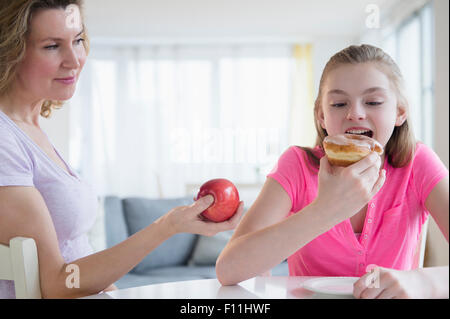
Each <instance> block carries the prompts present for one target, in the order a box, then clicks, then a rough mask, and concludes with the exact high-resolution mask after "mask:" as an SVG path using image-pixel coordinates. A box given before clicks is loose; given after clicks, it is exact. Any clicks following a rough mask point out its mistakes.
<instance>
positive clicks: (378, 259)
mask: <svg viewBox="0 0 450 319" xmlns="http://www.w3.org/2000/svg"><path fill="white" fill-rule="evenodd" d="M314 152H315V154H316V155H317V156H319V157H322V156H323V155H324V153H323V151H322V150H321V149H320V148H319V147H316V148H315V149H314ZM383 168H384V169H385V170H386V181H385V183H384V185H383V187H382V188H381V190H380V191H379V192H378V193H377V194H376V195H375V196H374V197H373V198H372V199H371V200H370V201H369V203H368V206H367V214H366V219H365V222H364V227H363V230H362V233H361V235H360V236H359V239H357V237H356V236H355V233H354V232H353V228H352V225H351V223H350V219H347V220H345V221H343V222H342V223H340V224H337V225H335V226H334V227H333V228H332V229H330V230H329V231H327V232H326V233H324V234H322V235H320V236H318V237H316V238H315V239H313V240H312V241H310V242H309V243H308V244H306V245H305V246H303V247H302V248H300V249H299V250H297V251H296V252H295V253H294V254H293V255H291V256H290V257H289V258H288V264H289V274H290V275H291V276H355V277H360V276H362V275H364V274H365V273H366V267H367V266H369V265H371V264H375V265H378V266H381V267H386V268H393V269H398V270H410V269H413V268H415V267H417V265H415V258H414V257H415V252H416V247H417V244H418V241H419V237H420V233H421V229H422V225H423V223H424V222H425V221H426V219H427V217H428V215H429V213H428V211H427V210H426V208H425V201H426V198H427V196H428V194H429V193H430V192H431V190H432V189H433V187H434V186H435V185H436V184H437V183H438V182H439V181H440V180H441V179H442V178H444V177H445V176H446V175H448V169H447V168H446V167H445V166H444V164H443V163H442V162H441V160H440V159H439V157H438V156H437V155H436V154H435V153H434V152H433V150H431V149H430V148H429V147H427V146H426V145H424V144H422V143H417V147H416V152H415V155H414V158H413V160H412V161H411V162H410V163H409V165H407V166H405V167H402V168H394V167H392V166H391V165H390V164H389V163H388V161H385V163H384V167H383ZM317 173H318V170H317V169H314V168H312V167H311V165H309V160H308V159H307V155H306V153H305V152H304V151H303V150H302V149H301V148H299V147H297V146H292V147H290V148H289V149H288V150H287V151H285V152H284V154H283V155H282V156H281V157H280V159H279V160H278V163H277V164H276V165H275V167H274V168H273V170H272V172H271V173H270V174H269V175H268V177H271V178H273V179H275V180H276V181H277V182H278V183H279V184H280V185H281V186H282V187H283V188H284V190H285V191H286V192H287V194H288V195H289V197H290V198H291V201H292V208H291V212H290V213H289V215H288V216H290V215H292V214H295V213H297V212H299V211H300V210H302V209H303V207H305V206H307V205H309V204H310V203H311V202H312V201H313V200H314V199H315V198H316V196H317V187H318V175H317ZM330 205H332V203H330Z"/></svg>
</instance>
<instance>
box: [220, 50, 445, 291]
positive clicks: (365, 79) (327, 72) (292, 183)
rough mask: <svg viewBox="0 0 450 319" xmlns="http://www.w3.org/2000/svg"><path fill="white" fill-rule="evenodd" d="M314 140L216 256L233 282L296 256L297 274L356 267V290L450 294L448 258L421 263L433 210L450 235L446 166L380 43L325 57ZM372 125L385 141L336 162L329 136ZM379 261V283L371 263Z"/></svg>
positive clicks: (369, 130)
mask: <svg viewBox="0 0 450 319" xmlns="http://www.w3.org/2000/svg"><path fill="white" fill-rule="evenodd" d="M314 117H315V124H316V129H317V133H318V137H317V140H316V146H315V147H314V148H313V149H309V148H300V147H296V146H293V147H290V148H289V149H288V150H287V151H286V152H285V153H284V154H283V155H282V156H281V157H280V159H279V161H278V163H277V165H276V166H275V167H274V169H273V170H272V172H271V173H270V174H269V175H268V178H267V180H266V183H265V184H264V186H263V188H262V190H261V192H260V194H259V196H258V198H257V199H256V201H255V203H254V204H253V205H252V207H251V208H250V209H249V211H248V213H247V214H246V215H245V217H244V218H243V220H242V222H241V223H240V225H239V226H238V228H237V229H236V231H235V233H234V235H233V237H232V238H231V240H230V241H229V243H228V244H227V246H226V247H225V249H224V250H223V251H222V253H221V255H220V256H219V258H218V260H217V264H216V272H217V276H218V279H219V280H220V282H221V283H222V284H224V285H231V284H235V283H238V282H240V281H242V280H246V279H248V278H251V277H253V276H256V275H260V274H263V273H266V272H268V271H269V270H270V269H271V268H272V267H274V266H275V265H277V264H278V263H280V262H281V261H283V260H284V259H286V258H288V264H289V273H290V275H291V276H357V277H361V278H360V279H359V280H358V281H357V282H356V283H355V285H354V296H355V297H357V298H406V297H419V298H421V297H425V298H426V297H446V298H448V286H449V281H448V266H447V267H435V268H425V269H416V268H417V264H416V262H415V261H416V260H417V258H415V251H416V247H417V244H418V239H419V237H420V234H421V230H422V225H423V223H424V222H425V221H426V219H427V217H428V215H429V214H431V216H432V217H433V218H434V219H435V221H436V222H437V224H438V225H439V227H440V229H441V231H442V233H443V234H444V236H445V237H446V238H447V241H448V208H449V205H448V169H447V168H446V167H445V166H444V165H443V164H442V162H441V161H440V159H439V158H438V157H437V156H436V154H435V153H434V152H433V151H432V150H431V149H430V148H428V147H427V146H426V145H424V144H422V143H420V142H417V143H416V142H415V140H414V135H413V133H412V130H411V126H410V122H409V120H408V102H407V100H406V98H405V95H404V93H403V79H402V76H401V73H400V70H399V69H398V67H397V65H396V64H395V62H394V61H393V60H392V59H391V58H390V57H389V56H388V55H387V54H386V53H384V52H383V51H382V50H381V49H379V48H376V47H373V46H370V45H361V46H350V47H348V48H346V49H344V50H342V51H340V52H338V53H337V54H335V55H334V56H333V57H332V58H331V59H330V61H329V62H328V63H327V65H326V66H325V69H324V71H323V74H322V78H321V81H320V87H319V93H318V97H317V99H316V102H315V107H314ZM350 132H352V133H364V134H367V135H369V136H371V137H373V138H374V139H376V140H377V141H378V142H380V143H381V144H382V145H383V147H384V153H383V154H382V156H381V157H380V156H379V155H378V154H376V153H373V154H370V155H369V156H367V157H365V158H364V159H362V160H361V161H359V162H357V163H355V164H353V165H351V166H348V167H346V168H343V167H332V166H331V165H330V164H329V162H328V160H327V158H326V156H324V151H323V148H322V141H323V139H324V137H325V136H327V135H336V134H342V133H350ZM373 265H376V266H378V267H377V270H378V273H379V287H378V288H368V287H366V285H365V279H366V277H367V276H368V275H369V274H370V273H367V274H366V271H367V270H369V269H370V268H372V267H373Z"/></svg>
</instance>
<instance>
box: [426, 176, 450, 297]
mask: <svg viewBox="0 0 450 319" xmlns="http://www.w3.org/2000/svg"><path fill="white" fill-rule="evenodd" d="M448 183H449V178H448V175H447V176H446V177H445V178H443V179H442V180H441V181H440V182H439V183H437V184H436V186H434V188H433V190H432V191H431V192H430V194H429V195H428V197H427V200H426V201H425V207H426V208H427V210H428V211H429V212H430V214H431V216H432V217H433V219H434V220H435V221H436V224H437V225H438V227H439V229H440V230H441V232H442V234H443V235H444V236H445V239H447V243H448V228H449V226H448V223H449V218H448V215H449V204H448V202H449V199H448V197H449V191H448V187H449V186H448ZM448 270H449V269H448V266H445V267H430V268H424V269H423V270H421V271H422V273H423V276H424V277H425V278H426V279H427V280H428V281H429V282H430V283H431V284H432V287H433V289H432V295H431V297H433V298H448V296H449V291H448V287H449V278H448Z"/></svg>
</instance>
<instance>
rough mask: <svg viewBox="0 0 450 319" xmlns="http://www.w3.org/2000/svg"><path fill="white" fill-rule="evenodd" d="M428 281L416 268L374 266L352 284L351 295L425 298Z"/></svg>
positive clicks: (364, 297)
mask: <svg viewBox="0 0 450 319" xmlns="http://www.w3.org/2000/svg"><path fill="white" fill-rule="evenodd" d="M430 289H431V288H430V283H429V282H428V281H426V280H425V278H424V276H423V275H422V274H421V273H420V272H419V271H418V270H409V271H405V270H395V269H388V268H383V267H374V268H373V269H372V271H371V272H368V273H367V274H365V275H364V276H362V277H361V278H359V279H358V280H357V281H356V282H355V283H354V285H353V296H354V297H355V298H358V299H359V298H361V299H410V298H427V297H428V296H427V291H430Z"/></svg>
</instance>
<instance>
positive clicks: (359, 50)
mask: <svg viewBox="0 0 450 319" xmlns="http://www.w3.org/2000/svg"><path fill="white" fill-rule="evenodd" d="M369 62H370V63H375V65H376V66H377V67H379V68H380V70H381V71H382V72H383V73H385V74H386V76H387V77H388V78H389V80H390V81H391V84H392V86H393V87H394V89H395V91H396V94H397V100H398V101H397V103H398V104H397V106H402V107H404V108H405V109H406V111H407V118H406V120H405V121H404V123H403V124H402V125H401V126H395V127H394V131H393V133H392V135H391V137H390V139H389V141H388V143H387V144H386V147H385V155H386V159H387V160H388V162H389V164H391V165H392V166H393V167H403V166H405V165H407V164H408V163H409V162H410V161H411V159H412V157H413V155H414V151H415V145H416V140H415V137H414V134H413V131H412V127H411V124H410V121H409V104H408V100H407V98H406V94H405V89H404V80H403V76H402V74H401V72H400V69H399V67H398V66H397V64H396V63H395V62H394V60H393V59H392V58H391V57H390V56H389V55H388V54H387V53H385V52H384V51H383V50H381V49H380V48H377V47H374V46H371V45H367V44H363V45H360V46H356V45H352V46H349V47H347V48H345V49H343V50H341V51H339V52H338V53H336V54H335V55H333V56H332V57H331V58H330V60H329V61H328V62H327V64H326V65H325V68H324V70H323V72H322V77H321V79H320V84H319V93H318V95H317V99H316V101H315V103H314V121H315V123H314V124H315V126H316V131H317V138H316V147H317V146H319V147H322V142H323V139H324V138H325V136H327V135H328V134H327V132H326V130H325V129H323V128H322V127H321V125H320V122H319V110H320V108H321V106H322V95H323V86H324V83H325V80H326V78H327V76H328V74H329V73H330V72H331V71H332V70H334V69H336V68H337V67H338V66H341V65H343V64H358V63H369ZM302 149H304V150H305V151H306V153H307V155H308V158H309V159H310V160H311V162H312V164H313V165H314V166H316V167H318V166H319V159H318V157H317V156H316V155H315V154H314V153H313V150H312V149H310V148H306V147H302Z"/></svg>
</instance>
